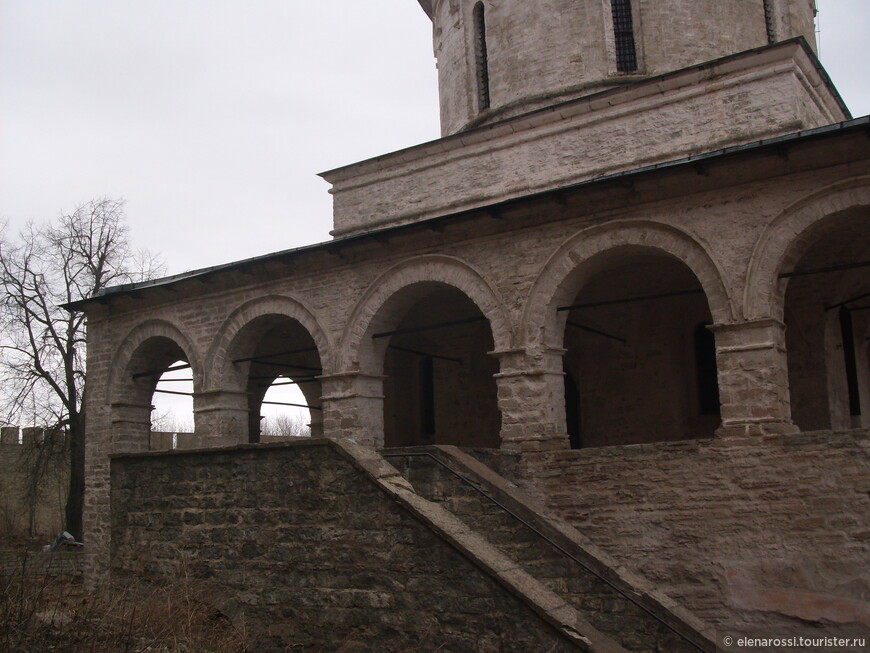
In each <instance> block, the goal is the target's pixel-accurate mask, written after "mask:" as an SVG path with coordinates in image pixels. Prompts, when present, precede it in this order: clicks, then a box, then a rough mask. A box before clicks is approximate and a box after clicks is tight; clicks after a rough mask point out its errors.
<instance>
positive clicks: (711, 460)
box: [519, 431, 870, 637]
mask: <svg viewBox="0 0 870 653" xmlns="http://www.w3.org/2000/svg"><path fill="white" fill-rule="evenodd" d="M868 454H870V432H868V431H863V432H856V431H853V432H849V433H832V432H814V433H803V434H798V435H789V436H770V437H764V438H758V439H752V440H749V439H745V440H736V439H734V440H732V439H714V440H703V441H692V442H673V443H660V444H646V445H633V446H624V447H607V448H600V449H587V450H580V451H561V452H553V453H549V454H544V455H541V456H539V457H538V459H537V460H536V461H534V463H532V464H529V463H528V462H527V463H526V464H525V467H524V469H522V470H521V471H519V476H520V477H521V478H522V479H523V480H524V482H525V484H527V485H535V486H536V487H537V488H538V489H539V490H541V491H542V492H543V494H544V496H545V500H546V502H547V504H548V506H549V508H550V509H552V510H553V511H554V512H555V513H556V514H557V515H558V516H560V517H562V518H564V519H566V520H567V521H568V522H570V523H571V524H572V525H574V526H575V527H576V528H577V529H578V530H579V531H580V532H581V533H583V534H584V535H586V536H588V537H589V539H590V540H591V541H592V542H594V543H595V544H596V545H597V546H599V547H600V548H601V549H603V550H604V551H606V552H607V553H609V554H610V555H611V556H613V557H614V558H616V560H617V561H618V562H620V563H622V564H624V565H625V567H626V568H627V569H629V570H631V571H634V572H636V573H639V574H641V575H643V576H646V577H647V578H648V579H649V580H651V581H652V582H653V583H654V584H655V585H656V586H657V587H658V588H659V589H660V590H661V591H663V592H665V593H666V594H668V595H670V596H671V597H672V598H674V599H676V600H677V601H678V602H679V603H680V604H682V605H686V606H691V609H692V611H693V612H694V613H695V614H696V615H697V616H699V617H701V618H702V619H704V620H705V621H707V622H709V623H710V624H712V625H714V626H715V627H716V628H717V630H718V632H719V633H720V634H732V635H739V634H749V635H753V636H769V637H775V636H786V635H790V634H800V635H804V636H813V635H815V636H818V635H820V634H837V635H839V636H842V637H855V636H864V637H867V636H870V568H868V565H867V561H868V560H870V455H868ZM527 460H528V459H527Z"/></svg>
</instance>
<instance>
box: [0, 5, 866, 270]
mask: <svg viewBox="0 0 870 653" xmlns="http://www.w3.org/2000/svg"><path fill="white" fill-rule="evenodd" d="M818 5H819V9H820V11H821V13H820V16H819V23H820V28H821V38H820V45H821V58H822V63H823V64H825V66H826V68H827V70H828V72H829V73H830V75H831V77H832V78H833V80H834V82H835V83H836V84H837V86H838V88H839V89H840V92H841V93H842V94H843V96H844V98H845V100H846V103H847V104H848V105H849V107H850V108H851V110H852V113H853V115H855V116H860V115H866V114H868V113H870V88H868V86H870V85H868V83H867V73H866V65H865V62H866V61H867V59H868V55H870V52H868V50H870V47H868V45H867V42H868V39H867V32H868V28H870V0H819V1H818ZM438 135H439V128H438V100H437V81H436V73H435V60H434V58H433V55H432V44H431V24H430V23H429V19H428V18H427V17H426V15H425V14H424V13H423V11H422V10H421V9H420V7H419V5H418V3H417V1H416V0H364V1H361V0H332V1H330V2H326V1H324V0H320V1H315V2H303V1H302V0H0V218H7V219H9V220H10V222H11V223H12V226H13V227H14V228H18V227H20V226H21V225H22V224H23V223H24V222H25V221H26V220H27V219H29V218H33V219H36V220H44V219H48V218H52V217H54V216H56V215H57V214H58V213H59V212H60V211H61V210H71V209H72V208H74V206H75V205H76V204H79V203H82V202H85V201H87V200H88V199H90V198H93V197H99V196H111V197H123V198H126V200H127V215H128V218H129V221H130V224H131V228H132V237H133V240H134V242H135V244H136V245H137V246H139V247H146V248H148V249H150V250H152V251H154V252H158V253H161V254H162V255H163V257H164V258H165V259H166V261H167V263H168V265H169V271H170V272H171V273H175V272H180V271H182V270H187V269H194V268H200V267H205V266H210V265H216V264H220V263H225V262H229V261H233V260H237V259H241V258H247V257H251V256H257V255H260V254H266V253H268V252H272V251H277V250H280V249H286V248H290V247H297V246H300V245H305V244H309V243H313V242H318V241H322V240H327V239H328V238H329V235H328V231H329V229H330V227H331V199H330V196H329V194H328V193H327V190H328V187H329V186H328V184H326V182H324V181H322V180H321V179H320V178H318V177H317V176H316V173H317V172H321V171H323V170H328V169H330V168H335V167H338V166H341V165H345V164H348V163H353V162H355V161H358V160H361V159H364V158H368V157H371V156H375V155H378V154H382V153H385V152H390V151H393V150H396V149H400V148H402V147H407V146H410V145H415V144H417V143H420V142H424V141H427V140H432V139H434V138H437V137H438Z"/></svg>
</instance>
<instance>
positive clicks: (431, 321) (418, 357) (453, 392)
mask: <svg viewBox="0 0 870 653" xmlns="http://www.w3.org/2000/svg"><path fill="white" fill-rule="evenodd" d="M369 337H370V338H371V347H372V348H373V354H374V355H373V356H372V360H373V361H375V362H376V361H378V360H382V361H383V364H382V368H381V369H380V370H373V371H374V373H376V374H379V373H383V375H384V377H385V378H384V384H383V387H384V403H383V407H384V444H385V446H387V447H402V446H419V445H427V444H452V445H457V446H464V447H484V448H497V447H498V446H499V444H500V438H499V431H500V428H501V414H500V412H499V410H498V396H497V388H496V383H495V378H494V375H495V374H496V373H498V361H497V360H496V359H495V358H493V357H492V356H491V355H489V352H491V351H492V350H493V337H492V332H491V330H490V325H489V322H488V320H487V319H486V317H485V316H484V315H483V313H482V312H481V310H480V309H479V308H478V307H477V306H476V305H475V303H474V302H473V301H472V300H471V299H469V297H468V296H466V295H465V294H464V293H463V292H462V291H460V290H458V289H457V288H454V287H452V286H449V285H446V284H443V283H438V282H420V283H415V284H412V285H410V286H406V287H405V288H402V289H401V290H399V291H398V292H396V293H395V294H394V295H393V296H392V297H390V299H388V300H387V301H386V302H385V304H384V305H383V306H382V307H381V308H380V310H379V311H378V313H377V315H376V316H375V318H374V319H373V320H372V323H371V325H370V327H369Z"/></svg>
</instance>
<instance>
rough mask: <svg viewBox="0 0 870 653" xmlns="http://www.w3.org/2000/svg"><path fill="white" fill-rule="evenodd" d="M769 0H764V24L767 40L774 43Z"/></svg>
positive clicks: (771, 9) (774, 35)
mask: <svg viewBox="0 0 870 653" xmlns="http://www.w3.org/2000/svg"><path fill="white" fill-rule="evenodd" d="M771 4H772V3H771V0H764V26H765V29H766V30H767V42H768V43H776V34H775V33H774V30H773V7H772V6H771Z"/></svg>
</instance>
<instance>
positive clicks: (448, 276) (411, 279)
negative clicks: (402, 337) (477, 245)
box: [336, 255, 515, 370]
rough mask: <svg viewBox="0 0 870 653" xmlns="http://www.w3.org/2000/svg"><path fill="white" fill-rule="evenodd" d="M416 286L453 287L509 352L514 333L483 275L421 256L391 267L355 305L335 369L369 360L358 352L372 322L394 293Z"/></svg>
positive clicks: (498, 347) (362, 364) (456, 262)
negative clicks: (435, 285)
mask: <svg viewBox="0 0 870 653" xmlns="http://www.w3.org/2000/svg"><path fill="white" fill-rule="evenodd" d="M419 283H439V284H443V285H445V286H451V287H453V288H456V289H457V290H459V291H460V292H462V293H463V294H464V295H466V296H467V297H468V298H469V299H470V300H471V301H472V302H474V304H475V305H476V306H477V308H478V309H480V311H481V313H483V315H484V316H485V317H486V318H487V320H488V322H489V325H490V329H491V331H492V339H493V343H494V347H495V350H496V351H504V350H508V349H510V348H511V347H512V346H513V343H514V341H515V332H514V329H513V326H512V324H511V321H510V318H509V316H508V311H507V309H506V307H505V304H504V301H503V300H502V298H501V297H500V296H499V294H498V291H496V290H495V288H493V287H492V285H490V283H489V282H488V281H487V280H486V279H485V278H484V277H483V275H482V274H481V273H480V272H478V271H477V270H476V269H474V268H473V267H472V266H471V265H469V264H468V263H465V262H464V261H461V260H460V259H457V258H454V257H451V256H439V255H432V256H421V257H417V258H413V259H409V260H407V261H403V262H401V263H399V264H398V265H395V266H393V267H392V268H390V269H389V270H387V271H386V272H384V273H383V274H382V275H381V276H380V277H378V278H377V279H376V280H375V281H374V283H372V284H371V285H370V286H369V288H368V290H367V291H366V292H365V294H364V295H363V297H362V299H360V301H359V302H358V303H357V305H356V307H355V308H354V311H353V313H352V314H351V317H350V320H349V321H348V325H347V330H346V332H345V334H344V337H343V339H342V346H341V348H340V351H339V356H338V358H337V359H336V361H337V362H338V365H337V369H340V370H353V369H361V368H362V367H365V366H366V364H367V363H368V364H369V365H370V364H371V363H372V362H371V361H365V360H361V358H364V357H363V355H362V352H361V349H362V343H363V342H364V340H365V338H366V336H367V335H370V334H369V331H370V328H371V325H372V321H373V320H374V319H375V316H376V315H377V314H378V312H379V311H380V310H381V309H382V308H383V307H384V306H385V304H386V303H387V302H388V301H389V300H390V298H391V297H394V296H395V295H396V293H398V292H400V291H401V290H402V289H404V288H408V287H410V286H412V285H414V284H419Z"/></svg>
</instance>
